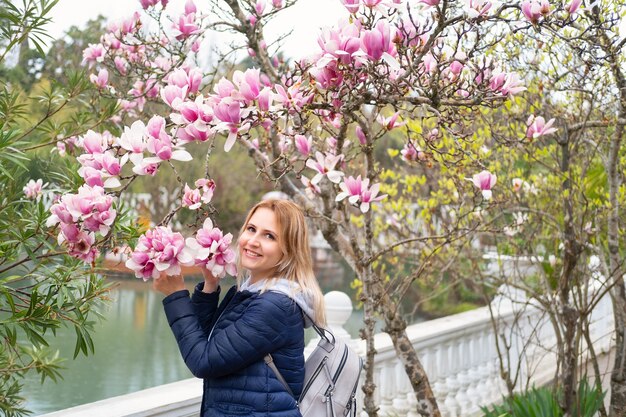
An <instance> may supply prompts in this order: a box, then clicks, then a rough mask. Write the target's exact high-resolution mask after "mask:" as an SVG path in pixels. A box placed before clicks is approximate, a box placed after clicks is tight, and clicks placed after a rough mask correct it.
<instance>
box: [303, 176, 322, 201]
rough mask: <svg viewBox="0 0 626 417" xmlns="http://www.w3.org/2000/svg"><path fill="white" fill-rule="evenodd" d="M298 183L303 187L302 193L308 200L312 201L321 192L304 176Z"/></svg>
mask: <svg viewBox="0 0 626 417" xmlns="http://www.w3.org/2000/svg"><path fill="white" fill-rule="evenodd" d="M300 182H302V184H303V185H304V192H305V193H306V195H307V197H309V198H310V199H314V198H315V197H316V196H317V195H319V194H320V193H321V192H322V189H321V188H320V187H319V186H318V185H317V184H313V183H312V182H311V180H310V179H309V178H308V177H305V176H304V175H303V176H301V177H300Z"/></svg>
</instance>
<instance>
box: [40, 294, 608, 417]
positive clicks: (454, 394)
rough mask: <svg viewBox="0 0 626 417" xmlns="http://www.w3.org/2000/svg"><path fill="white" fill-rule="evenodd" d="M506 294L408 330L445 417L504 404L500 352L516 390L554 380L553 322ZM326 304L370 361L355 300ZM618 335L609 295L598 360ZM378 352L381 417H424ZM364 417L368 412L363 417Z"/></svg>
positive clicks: (336, 324)
mask: <svg viewBox="0 0 626 417" xmlns="http://www.w3.org/2000/svg"><path fill="white" fill-rule="evenodd" d="M501 290H502V292H504V293H506V292H509V294H507V295H505V296H501V297H496V299H495V300H494V302H493V303H492V305H491V309H492V310H493V311H494V312H495V313H497V314H496V316H497V319H495V320H494V319H492V315H491V313H490V308H489V307H482V308H478V309H475V310H472V311H468V312H465V313H461V314H455V315H452V316H448V317H444V318H440V319H436V320H430V321H426V322H422V323H418V324H414V325H412V326H409V327H408V328H407V329H406V331H407V334H408V336H409V338H410V339H411V340H412V341H413V344H414V346H415V348H416V350H417V352H418V354H419V357H420V360H421V362H422V365H423V366H424V368H425V369H426V372H427V374H428V377H429V380H430V383H431V386H432V388H433V391H434V393H435V396H436V397H437V400H438V404H439V407H440V409H441V412H442V415H443V417H457V416H463V417H466V416H468V417H472V416H476V415H479V414H480V408H479V407H480V406H482V405H489V404H492V403H495V402H498V401H500V400H501V398H502V395H503V394H505V393H506V385H505V384H504V382H503V380H502V379H501V378H500V360H499V355H498V352H500V354H501V355H502V356H503V357H506V358H509V359H508V362H507V361H506V360H505V363H508V365H509V367H510V368H511V369H513V370H516V369H517V370H518V373H519V375H520V377H519V378H518V379H517V384H516V389H517V390H520V389H522V388H524V387H525V386H529V385H533V384H534V385H536V386H539V385H542V384H545V383H547V382H549V381H550V380H551V379H552V378H553V377H554V373H555V369H556V360H555V358H556V354H555V351H556V349H555V348H556V337H555V333H554V330H553V329H552V327H551V325H550V323H549V321H548V320H547V319H546V317H544V316H543V315H542V313H541V311H540V310H539V309H537V308H535V307H533V306H532V304H529V303H528V302H526V301H525V300H522V299H521V298H522V295H521V294H516V293H515V291H509V290H508V289H506V288H503V289H501ZM597 290H599V289H597V288H595V287H594V288H593V289H592V291H597ZM516 297H517V298H516ZM325 298H326V304H327V317H328V324H329V327H330V328H331V330H333V331H334V332H335V334H336V335H337V336H339V337H343V338H345V339H347V340H349V344H350V345H351V346H352V347H353V348H354V349H355V350H357V352H359V353H360V354H363V352H365V344H364V341H362V340H356V339H350V335H349V334H348V333H347V332H346V331H345V329H343V325H344V324H345V323H346V321H347V320H348V318H349V317H350V315H351V313H352V303H351V301H350V298H349V297H348V296H347V295H346V294H343V293H340V292H337V291H333V292H330V293H328V294H326V296H325ZM522 301H523V302H522ZM494 325H495V326H494ZM495 327H497V329H498V330H497V333H496V331H494V328H495ZM612 333H613V315H612V306H611V301H610V299H609V297H608V296H605V297H603V298H602V299H601V301H600V302H599V304H598V305H597V306H596V308H595V309H594V312H593V314H592V317H591V335H592V340H593V341H594V349H595V352H596V354H599V355H603V354H606V353H608V352H609V350H610V347H611V340H612ZM496 334H498V335H499V336H501V337H504V339H505V341H506V343H502V342H503V340H502V339H501V337H499V338H498V340H499V342H500V343H499V346H500V347H499V349H498V348H497V347H496ZM315 343H316V341H315V340H313V341H311V342H310V344H309V346H307V349H306V350H305V354H308V353H309V352H310V350H311V349H312V346H314V344H315ZM375 346H376V351H377V355H376V362H375V369H374V382H375V384H376V386H377V387H378V388H377V390H376V393H375V400H376V403H377V404H379V406H380V414H379V415H381V416H399V417H404V416H407V417H418V414H417V412H416V400H415V396H414V395H413V393H412V389H411V385H410V382H409V380H408V377H407V376H406V374H405V372H404V367H403V365H402V364H401V363H400V361H399V360H398V358H397V355H396V353H395V351H394V347H393V344H392V342H391V339H390V338H389V336H388V335H387V334H384V333H380V334H377V335H376V336H375ZM505 347H506V348H505ZM507 348H508V349H507ZM201 392H202V383H201V381H200V380H196V379H191V380H185V381H180V382H175V383H172V384H167V385H163V386H160V387H155V388H151V389H147V390H144V391H139V392H135V393H132V394H128V395H123V396H119V397H114V398H110V399H107V400H103V401H98V402H95V403H91V404H86V405H82V406H78V407H74V408H71V409H67V410H62V411H59V412H55V413H51V414H46V415H45V417H61V416H62V417H78V416H90V417H99V416H102V417H105V416H106V417H144V416H162V417H191V416H197V415H198V412H199V409H200V397H201ZM358 393H359V397H358V404H360V405H362V404H363V398H362V392H361V390H360V389H359V390H358ZM365 415H366V414H365V412H363V413H362V416H365Z"/></svg>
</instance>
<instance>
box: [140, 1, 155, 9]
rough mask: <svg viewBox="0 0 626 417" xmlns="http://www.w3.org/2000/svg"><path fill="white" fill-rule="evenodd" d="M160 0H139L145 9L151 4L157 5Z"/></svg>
mask: <svg viewBox="0 0 626 417" xmlns="http://www.w3.org/2000/svg"><path fill="white" fill-rule="evenodd" d="M159 1H160V0H139V2H140V3H141V7H143V9H144V10H146V9H147V8H149V7H151V6H156V5H157V4H159Z"/></svg>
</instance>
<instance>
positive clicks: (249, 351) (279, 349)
mask: <svg viewBox="0 0 626 417" xmlns="http://www.w3.org/2000/svg"><path fill="white" fill-rule="evenodd" d="M203 285H204V283H200V284H199V285H198V286H197V287H196V289H195V291H194V293H193V295H192V297H191V298H189V292H188V291H187V290H184V291H178V292H175V293H173V294H170V295H169V296H167V297H166V298H165V299H164V300H163V305H164V307H165V314H166V315H167V320H168V322H169V325H170V327H171V329H172V332H173V333H174V336H175V337H176V340H177V342H178V347H179V348H180V352H181V354H182V357H183V359H184V360H185V363H186V364H187V367H188V368H189V369H190V370H191V372H192V373H193V374H194V375H195V376H196V377H198V378H203V379H204V393H203V399H202V411H201V416H202V417H221V416H253V417H270V416H271V417H300V416H301V415H300V412H299V411H298V408H297V405H296V401H295V399H294V398H293V397H292V396H291V395H290V394H289V393H287V392H286V391H285V389H284V387H283V386H282V384H281V383H280V381H278V379H277V378H276V376H275V375H274V372H273V371H272V370H271V369H270V368H269V367H268V366H267V364H266V363H265V362H264V360H263V358H264V356H265V355H267V354H268V353H271V354H272V357H273V358H274V362H275V364H276V366H277V367H278V369H279V371H280V373H281V374H282V375H283V377H284V378H285V380H286V381H287V383H288V384H289V386H290V388H291V390H292V391H293V393H294V395H296V396H299V395H300V392H301V391H302V385H303V381H304V354H303V352H304V322H303V318H302V317H303V316H302V313H301V310H300V307H299V306H298V305H297V304H296V302H295V301H293V300H292V299H291V298H290V297H289V296H287V295H285V294H282V293H279V292H273V291H267V292H264V293H262V294H261V293H259V292H250V291H245V290H244V291H237V289H236V287H232V288H231V289H230V290H229V291H228V293H227V294H226V296H225V297H224V300H222V302H221V303H220V305H219V307H218V300H219V291H220V290H219V289H218V291H216V292H214V293H211V294H206V293H203V292H201V291H202V287H203ZM211 329H213V330H211Z"/></svg>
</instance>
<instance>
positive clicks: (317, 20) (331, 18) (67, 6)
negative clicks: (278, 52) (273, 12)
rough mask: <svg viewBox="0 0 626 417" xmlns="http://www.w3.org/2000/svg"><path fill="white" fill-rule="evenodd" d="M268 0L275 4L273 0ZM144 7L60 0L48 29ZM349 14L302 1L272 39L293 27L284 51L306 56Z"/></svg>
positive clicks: (105, 0)
mask: <svg viewBox="0 0 626 417" xmlns="http://www.w3.org/2000/svg"><path fill="white" fill-rule="evenodd" d="M266 1H267V2H268V3H269V4H271V0H266ZM203 4H208V1H207V0H196V5H197V6H198V9H200V10H201V7H202V5H203ZM183 5H184V0H170V4H168V6H167V9H168V10H169V9H170V8H172V10H173V11H174V12H180V11H182V9H183ZM140 9H141V4H140V3H139V0H88V1H87V0H60V1H59V3H58V4H57V6H56V7H54V8H53V9H52V13H51V17H52V22H51V23H50V24H49V25H48V30H49V33H50V35H52V36H53V38H59V37H60V36H62V35H63V33H64V31H65V30H67V29H68V28H69V27H70V26H72V25H76V26H78V27H83V26H84V25H85V23H86V22H87V21H88V20H89V19H93V18H96V17H97V16H98V15H99V14H102V15H104V16H105V17H107V18H108V19H110V20H113V21H115V20H119V19H122V18H124V17H127V16H129V15H131V14H132V13H133V12H134V10H140ZM268 10H269V6H268ZM346 16H348V12H347V11H346V9H345V7H343V6H342V5H341V2H340V1H339V0H299V1H298V2H297V4H296V5H295V6H293V7H291V8H288V9H286V10H284V11H283V12H281V13H280V14H279V15H278V16H277V18H276V19H275V21H273V22H272V23H271V24H270V25H268V27H267V31H266V33H267V36H268V38H269V39H268V41H271V40H272V39H273V38H274V39H275V38H276V37H278V35H279V34H280V33H281V32H283V33H284V32H287V31H289V30H290V29H293V34H292V36H290V37H289V39H288V40H286V41H285V43H284V47H283V49H282V50H283V51H284V53H286V54H287V55H288V56H291V57H293V58H300V57H305V56H308V55H311V54H313V53H314V52H316V50H317V34H318V33H319V30H320V28H322V27H325V26H333V25H335V24H336V23H337V21H338V20H339V19H340V18H342V17H346ZM268 43H269V42H268Z"/></svg>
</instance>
